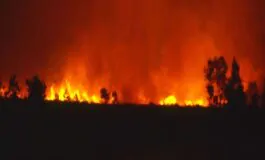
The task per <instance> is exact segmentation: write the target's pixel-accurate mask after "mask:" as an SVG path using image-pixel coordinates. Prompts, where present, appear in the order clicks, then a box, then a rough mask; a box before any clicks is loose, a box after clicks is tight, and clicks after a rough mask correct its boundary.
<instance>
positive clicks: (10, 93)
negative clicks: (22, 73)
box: [5, 75, 20, 99]
mask: <svg viewBox="0 0 265 160" xmlns="http://www.w3.org/2000/svg"><path fill="white" fill-rule="evenodd" d="M19 92H20V87H19V84H18V82H17V76H16V75H12V76H11V77H10V79H9V85H8V90H7V91H6V92H5V97H7V98H11V99H17V98H18V93H19Z"/></svg>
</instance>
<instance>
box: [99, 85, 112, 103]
mask: <svg viewBox="0 0 265 160" xmlns="http://www.w3.org/2000/svg"><path fill="white" fill-rule="evenodd" d="M100 98H101V99H102V100H103V102H104V103H105V104H107V103H109V99H110V96H109V93H108V90H107V89H106V88H102V89H101V90H100Z"/></svg>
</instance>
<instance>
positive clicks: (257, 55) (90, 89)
mask: <svg viewBox="0 0 265 160" xmlns="http://www.w3.org/2000/svg"><path fill="white" fill-rule="evenodd" d="M24 5H28V6H24V8H26V9H27V11H26V9H20V10H19V11H17V10H18V9H17V8H14V9H13V10H14V13H12V16H13V19H14V18H16V17H20V18H21V17H26V16H19V15H28V18H27V19H23V20H20V21H24V22H25V23H22V22H19V21H16V23H14V24H16V26H14V27H15V29H13V30H11V31H14V33H17V34H14V35H12V37H13V38H14V39H16V40H15V41H14V42H11V41H10V42H9V43H10V44H9V43H8V42H6V43H8V45H5V47H4V48H5V49H4V50H3V52H6V54H7V53H13V54H14V55H15V52H20V54H19V55H16V57H19V58H20V59H21V60H18V59H19V58H18V59H17V58H16V59H15V60H13V61H12V60H10V59H9V58H8V56H6V57H4V58H2V60H1V61H2V62H3V63H0V65H1V73H3V74H2V75H7V76H9V75H10V74H11V73H17V74H18V76H21V77H23V78H24V77H27V76H29V75H33V74H35V73H40V76H41V77H43V78H44V80H45V81H46V82H47V85H48V91H47V95H48V97H49V99H53V98H55V97H54V96H55V93H56V92H57V94H59V97H61V98H59V99H61V100H63V99H64V98H63V97H62V95H63V94H62V92H65V90H66V89H67V90H68V91H69V90H70V92H71V94H72V93H73V94H72V95H71V96H70V97H72V99H74V97H76V96H75V95H77V97H78V98H79V99H82V100H86V101H96V102H98V101H99V100H98V99H99V90H100V88H102V87H106V88H107V89H109V90H110V91H117V92H118V95H119V99H120V100H121V101H122V102H124V103H150V102H154V103H160V104H161V103H163V104H171V103H175V102H176V103H180V104H188V105H195V104H203V105H204V104H206V101H207V94H206V92H205V80H204V77H203V68H204V66H205V64H206V61H207V59H208V58H210V57H213V56H219V55H223V56H225V58H226V59H227V61H228V64H231V59H232V57H233V56H236V57H237V59H238V61H239V63H240V65H241V75H242V78H243V80H244V82H246V83H247V82H248V81H252V80H261V79H262V78H263V76H262V75H263V70H262V68H263V65H264V64H263V63H262V61H260V59H262V57H263V54H262V53H263V51H264V49H263V48H264V47H263V46H264V45H263V43H264V42H263V40H262V35H264V31H263V29H262V27H261V26H265V25H264V24H263V22H261V20H260V18H259V16H260V15H261V12H262V7H261V6H264V4H263V3H262V2H258V1H250V0H245V1H240V0H233V1H231V0H224V1H221V0H217V1H215V0H205V1H198V0H192V1H189V2H187V1H185V0H179V1H172V0H163V1H162V0H126V1H124V0H100V1H98V0H90V1H85V0H80V1H70V0H65V1H56V2H47V1H40V2H38V3H37V2H33V1H32V3H28V4H24ZM10 6H12V5H10ZM38 6H39V7H38ZM40 6H41V7H40ZM257 7H258V8H257ZM11 8H12V7H11ZM36 8H38V10H37V9H36ZM33 13H34V14H33ZM10 14H11V13H10ZM17 19H19V18H17ZM26 22H27V23H29V24H31V25H28V24H27V23H26ZM7 24H9V25H12V24H13V23H7ZM25 24H27V25H25ZM24 25H25V26H24ZM16 27H17V28H16ZM7 28H8V26H7ZM9 28H10V27H9ZM11 31H10V32H11ZM22 32H23V33H24V34H22ZM38 53H40V54H38ZM30 62H31V63H30ZM7 63H9V64H12V65H11V66H15V67H10V68H9V69H8V70H7V69H3V68H4V66H5V65H6V64H7ZM15 64H21V65H22V66H21V67H17V66H16V65H15ZM9 66H10V65H9ZM93 96H94V100H91V98H92V97H93ZM95 97H97V98H95ZM92 99H93V98H92Z"/></svg>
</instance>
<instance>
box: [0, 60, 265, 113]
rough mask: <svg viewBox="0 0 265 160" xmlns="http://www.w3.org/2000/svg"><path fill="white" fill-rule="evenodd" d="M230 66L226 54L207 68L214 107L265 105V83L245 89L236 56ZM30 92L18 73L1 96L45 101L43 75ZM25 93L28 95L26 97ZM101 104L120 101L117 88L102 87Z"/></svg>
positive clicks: (32, 80)
mask: <svg viewBox="0 0 265 160" xmlns="http://www.w3.org/2000/svg"><path fill="white" fill-rule="evenodd" d="M228 70H229V65H228V64H227V62H226V60H225V58H224V57H223V56H220V57H213V58H211V59H209V60H208V61H207V64H206V67H205V68H204V77H205V79H206V81H207V86H206V90H207V93H208V101H209V105H210V106H211V107H230V108H235V109H240V108H246V107H250V108H261V107H263V106H264V107H265V85H264V86H263V90H262V92H260V91H259V87H258V85H257V83H256V82H249V83H248V87H247V89H244V86H243V82H242V79H241V77H240V66H239V64H238V62H237V60H236V58H235V57H234V58H233V61H232V64H231V69H230V70H231V72H230V73H228ZM264 82H265V81H264ZM25 84H26V86H27V93H23V92H21V87H20V86H19V83H18V81H17V77H16V75H12V76H11V77H10V79H9V83H8V86H4V85H3V83H2V82H0V98H1V99H9V100H16V99H21V98H24V99H27V100H28V101H30V102H34V103H35V102H41V103H42V102H44V101H45V99H46V93H47V92H46V89H47V86H46V84H45V82H44V81H43V80H41V79H40V78H39V76H37V75H36V76H33V77H32V78H30V79H27V80H26V81H25ZM264 84H265V83H264ZM25 94H27V95H26V96H25ZM99 95H100V98H101V103H103V104H118V103H119V98H118V93H117V92H116V91H109V90H108V89H107V88H102V89H100V91H99ZM63 99H64V100H66V101H68V102H69V101H78V96H77V95H75V97H74V98H73V97H70V93H69V91H68V90H67V89H66V90H65V93H64V95H63ZM54 100H60V97H59V95H58V93H55V99H54Z"/></svg>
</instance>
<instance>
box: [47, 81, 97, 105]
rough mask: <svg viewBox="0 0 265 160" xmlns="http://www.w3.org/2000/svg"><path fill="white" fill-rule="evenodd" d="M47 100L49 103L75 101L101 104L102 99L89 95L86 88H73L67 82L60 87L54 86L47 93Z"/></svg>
mask: <svg viewBox="0 0 265 160" xmlns="http://www.w3.org/2000/svg"><path fill="white" fill-rule="evenodd" d="M46 99H47V100H48V101H54V100H59V101H73V102H87V103H100V97H99V96H97V95H96V94H89V93H88V91H86V90H85V89H84V88H76V87H72V85H71V84H70V82H69V81H67V80H66V81H65V82H64V83H63V84H61V85H60V86H59V87H55V86H54V85H52V86H51V87H50V88H49V90H48V93H47V97H46Z"/></svg>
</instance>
